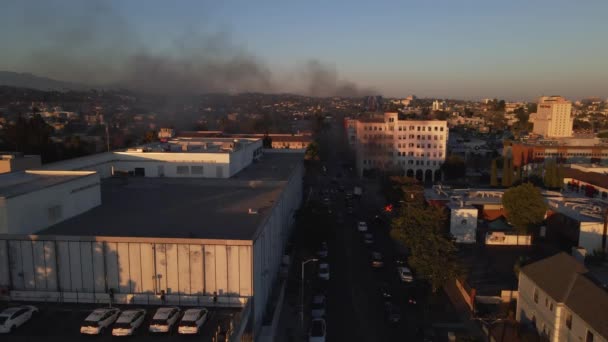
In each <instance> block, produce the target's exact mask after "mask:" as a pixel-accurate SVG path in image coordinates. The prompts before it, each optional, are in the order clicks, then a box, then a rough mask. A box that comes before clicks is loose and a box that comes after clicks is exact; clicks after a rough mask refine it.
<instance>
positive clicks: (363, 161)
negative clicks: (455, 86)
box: [355, 113, 449, 182]
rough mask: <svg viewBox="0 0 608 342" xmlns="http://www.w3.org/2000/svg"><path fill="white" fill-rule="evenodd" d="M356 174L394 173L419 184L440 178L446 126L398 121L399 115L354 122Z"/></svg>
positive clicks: (422, 121) (420, 121)
mask: <svg viewBox="0 0 608 342" xmlns="http://www.w3.org/2000/svg"><path fill="white" fill-rule="evenodd" d="M355 131H356V133H355V135H356V142H355V153H356V163H357V171H358V172H359V175H360V176H361V175H363V172H364V171H366V170H382V171H393V172H396V173H400V174H402V175H405V176H409V177H416V178H417V179H419V180H421V181H429V182H432V181H437V180H440V179H441V170H440V168H441V165H442V164H443V162H444V161H445V158H446V148H447V140H448V134H449V132H448V126H447V122H446V121H441V120H400V119H399V115H398V113H384V114H383V115H380V116H372V117H365V118H363V117H359V118H357V119H356V120H355Z"/></svg>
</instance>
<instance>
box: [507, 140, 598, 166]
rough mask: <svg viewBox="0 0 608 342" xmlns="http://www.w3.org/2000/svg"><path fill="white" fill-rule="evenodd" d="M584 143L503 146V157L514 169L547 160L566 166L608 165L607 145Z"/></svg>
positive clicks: (524, 143) (557, 142) (537, 143)
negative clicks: (507, 158)
mask: <svg viewBox="0 0 608 342" xmlns="http://www.w3.org/2000/svg"><path fill="white" fill-rule="evenodd" d="M584 141H585V140H579V141H575V142H572V143H566V142H563V141H555V142H549V143H544V142H543V143H540V142H522V143H512V144H511V145H510V146H508V145H505V148H504V149H503V155H504V156H505V157H511V158H513V165H514V166H515V167H520V166H522V165H527V164H531V163H543V162H544V161H545V160H548V159H553V160H556V161H558V162H559V163H567V164H600V165H606V164H608V145H605V144H601V143H600V144H594V143H592V142H591V143H585V142H584Z"/></svg>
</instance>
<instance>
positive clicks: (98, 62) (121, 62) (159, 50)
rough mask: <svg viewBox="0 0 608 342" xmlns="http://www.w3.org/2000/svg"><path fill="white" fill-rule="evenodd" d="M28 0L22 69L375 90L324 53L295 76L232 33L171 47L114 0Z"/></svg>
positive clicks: (166, 83) (265, 87)
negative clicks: (346, 75) (147, 37)
mask: <svg viewBox="0 0 608 342" xmlns="http://www.w3.org/2000/svg"><path fill="white" fill-rule="evenodd" d="M23 6H25V7H26V9H25V10H24V14H23V18H22V19H23V20H22V22H23V23H26V24H24V27H23V28H21V27H20V28H15V30H22V31H23V33H24V34H23V36H24V37H26V39H28V40H30V41H31V44H30V43H28V44H25V45H26V46H28V49H29V50H28V51H20V58H18V60H19V62H18V64H17V67H18V68H19V69H20V70H17V71H22V72H32V73H34V74H38V75H43V76H48V77H53V78H57V79H61V80H66V81H71V82H78V83H83V84H89V85H93V86H105V87H125V88H128V89H132V90H135V91H145V92H155V93H185V94H196V93H210V92H217V93H224V92H227V93H238V92H264V93H270V92H297V93H303V94H305V95H311V96H321V97H322V96H353V97H354V96H362V95H367V94H369V93H367V92H366V90H365V89H360V88H359V87H358V86H357V85H356V84H355V83H353V82H350V81H347V80H343V79H340V77H339V75H338V72H337V69H336V68H335V67H333V66H330V65H326V64H323V63H321V62H320V61H318V60H310V61H307V62H305V64H304V65H305V66H304V67H303V68H296V70H295V71H294V72H295V74H296V75H298V76H297V79H296V80H295V81H294V82H288V81H286V80H285V79H284V78H281V76H280V75H277V74H276V73H275V72H273V71H272V70H271V68H270V67H269V64H268V63H267V62H265V61H263V60H261V59H260V58H259V57H257V56H255V55H253V54H251V53H250V52H248V51H247V50H246V49H244V48H243V47H242V46H240V45H239V44H237V43H235V42H234V41H233V39H232V37H231V36H230V35H229V34H227V33H225V32H213V31H210V32H204V33H196V32H188V33H186V34H183V35H181V36H180V37H178V38H177V39H175V40H174V41H173V43H172V44H168V46H163V47H159V46H156V45H155V44H150V43H146V42H144V41H142V39H140V38H139V37H138V34H137V31H136V27H134V26H133V25H132V24H131V23H130V22H129V20H127V19H126V18H125V17H124V16H122V15H121V14H120V13H119V12H118V11H116V10H115V9H114V8H113V7H111V6H110V5H109V3H108V2H101V1H81V2H77V3H76V4H71V5H70V6H71V8H70V11H69V13H71V14H69V15H68V14H66V13H68V11H63V10H62V8H59V7H60V6H59V5H57V3H56V2H33V3H29V2H26V4H25V5H23ZM0 43H3V44H2V45H3V46H6V45H7V44H6V43H7V42H0Z"/></svg>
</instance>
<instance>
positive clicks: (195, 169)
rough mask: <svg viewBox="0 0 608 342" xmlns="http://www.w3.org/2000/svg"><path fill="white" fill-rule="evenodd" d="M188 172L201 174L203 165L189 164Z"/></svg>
mask: <svg viewBox="0 0 608 342" xmlns="http://www.w3.org/2000/svg"><path fill="white" fill-rule="evenodd" d="M190 172H191V173H192V174H193V175H202V174H203V167H202V166H190Z"/></svg>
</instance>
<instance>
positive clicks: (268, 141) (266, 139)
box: [262, 132, 272, 148]
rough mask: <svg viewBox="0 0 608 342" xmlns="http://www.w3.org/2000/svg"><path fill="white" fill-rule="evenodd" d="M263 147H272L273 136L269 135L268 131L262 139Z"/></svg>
mask: <svg viewBox="0 0 608 342" xmlns="http://www.w3.org/2000/svg"><path fill="white" fill-rule="evenodd" d="M262 147H264V148H272V138H271V137H270V135H268V132H266V134H264V139H262Z"/></svg>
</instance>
